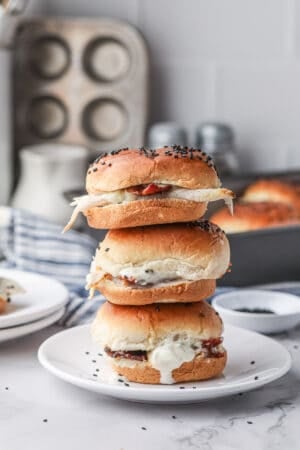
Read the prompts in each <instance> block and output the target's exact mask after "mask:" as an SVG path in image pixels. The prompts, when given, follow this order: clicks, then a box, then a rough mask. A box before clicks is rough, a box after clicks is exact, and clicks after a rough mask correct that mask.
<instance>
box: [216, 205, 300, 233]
mask: <svg viewBox="0 0 300 450" xmlns="http://www.w3.org/2000/svg"><path fill="white" fill-rule="evenodd" d="M210 220H211V221H212V222H213V223H215V224H217V225H218V226H219V227H222V229H223V230H224V231H225V232H226V233H228V234H230V233H241V232H244V231H252V230H258V229H260V228H272V227H280V226H287V225H294V224H296V223H299V216H298V214H297V211H296V209H295V208H293V207H292V206H291V205H288V204H284V203H275V202H253V203H235V206H234V215H233V216H232V215H230V214H229V213H228V211H227V209H226V208H221V209H220V210H219V211H217V212H216V213H214V214H213V215H212V216H211V218H210Z"/></svg>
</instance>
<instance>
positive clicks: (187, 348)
mask: <svg viewBox="0 0 300 450" xmlns="http://www.w3.org/2000/svg"><path fill="white" fill-rule="evenodd" d="M200 345H201V344H199V346H200ZM200 351H201V350H200V349H199V348H198V349H197V350H195V349H193V348H192V346H191V340H190V339H178V340H174V336H170V337H168V338H166V339H165V340H164V341H163V342H162V343H161V344H160V345H159V346H157V347H156V348H155V349H154V350H152V352H150V353H149V354H148V358H149V362H150V364H151V366H152V367H153V368H154V369H157V370H159V372H160V382H161V383H162V384H173V383H174V380H173V376H172V371H173V370H174V369H177V368H178V367H180V366H181V365H182V364H183V363H184V362H188V361H192V360H193V359H194V357H195V355H196V354H198V353H199V352H200Z"/></svg>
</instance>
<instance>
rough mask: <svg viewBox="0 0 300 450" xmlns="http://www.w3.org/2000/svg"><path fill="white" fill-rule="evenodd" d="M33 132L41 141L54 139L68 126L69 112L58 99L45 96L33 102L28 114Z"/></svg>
mask: <svg viewBox="0 0 300 450" xmlns="http://www.w3.org/2000/svg"><path fill="white" fill-rule="evenodd" d="M28 119H29V124H30V128H31V130H32V132H33V133H34V134H35V135H36V136H37V137H39V138H41V139H52V138H55V137H57V136H59V135H61V134H62V133H63V131H64V130H65V128H66V126H67V110H66V108H65V106H64V105H63V103H62V102H61V101H60V100H58V99H57V98H54V97H50V96H45V97H38V98H35V99H33V100H32V102H31V104H30V107H29V114H28Z"/></svg>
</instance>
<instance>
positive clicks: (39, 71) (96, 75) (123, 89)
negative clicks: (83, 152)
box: [13, 18, 149, 159]
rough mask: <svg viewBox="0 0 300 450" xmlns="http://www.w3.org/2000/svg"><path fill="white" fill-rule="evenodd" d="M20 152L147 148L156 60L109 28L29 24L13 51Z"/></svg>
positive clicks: (130, 34) (106, 23)
mask: <svg viewBox="0 0 300 450" xmlns="http://www.w3.org/2000/svg"><path fill="white" fill-rule="evenodd" d="M13 49H14V50H13V52H14V53H13V98H14V106H13V108H14V111H13V114H14V130H13V135H14V139H15V142H14V145H15V150H16V152H18V151H19V149H21V148H22V147H24V146H28V145H34V144H37V143H38V144H41V143H43V142H47V140H49V139H50V140H55V141H56V142H59V143H62V144H74V145H81V146H84V147H86V148H88V149H90V152H91V155H90V158H91V159H94V158H95V156H97V155H99V153H101V152H107V151H110V150H114V149H117V148H122V147H129V146H132V147H140V146H142V145H143V144H144V132H145V127H146V119H147V110H148V65H149V64H148V53H147V50H146V47H145V44H144V41H143V39H142V37H141V36H140V34H139V33H138V31H137V30H136V29H134V28H133V27H131V26H130V25H128V24H125V23H122V22H119V21H113V20H107V19H99V20H87V19H84V20H78V19H74V20H73V19H67V20H64V19H56V18H41V19H30V20H27V19H25V20H24V21H21V22H20V24H19V26H18V27H17V29H16V34H15V42H14V46H13Z"/></svg>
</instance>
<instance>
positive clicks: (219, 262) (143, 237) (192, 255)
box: [87, 220, 230, 305]
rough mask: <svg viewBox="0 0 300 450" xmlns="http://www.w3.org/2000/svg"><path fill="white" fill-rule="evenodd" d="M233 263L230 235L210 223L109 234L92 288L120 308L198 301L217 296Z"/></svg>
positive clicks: (94, 265) (90, 283) (95, 265)
mask: <svg viewBox="0 0 300 450" xmlns="http://www.w3.org/2000/svg"><path fill="white" fill-rule="evenodd" d="M229 263H230V249H229V243H228V240H227V238H226V236H225V233H224V232H223V231H222V230H221V229H220V228H219V227H217V226H216V225H213V224H211V223H210V222H208V221H206V220H204V221H199V222H191V223H181V224H170V225H161V226H158V225H152V226H148V227H136V228H125V229H118V230H110V231H109V232H108V233H107V235H106V236H105V238H104V240H103V241H102V242H101V244H100V246H99V248H98V249H97V251H96V255H95V258H94V260H93V262H92V264H91V270H90V273H89V275H88V276H87V288H88V289H90V294H91V295H90V296H92V295H93V293H94V291H95V290H99V291H100V292H102V294H103V295H104V296H105V297H106V298H107V300H109V301H110V302H112V303H116V304H120V305H146V304H151V303H173V302H197V301H200V300H203V299H205V298H208V297H209V296H211V295H212V294H213V293H214V291H215V286H216V279H217V278H220V277H221V276H222V275H223V274H224V273H225V272H226V271H227V269H228V267H229Z"/></svg>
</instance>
